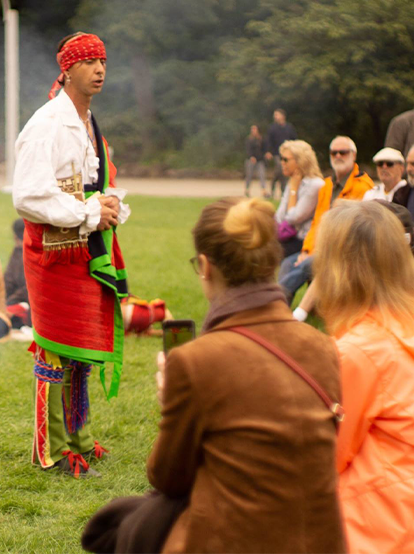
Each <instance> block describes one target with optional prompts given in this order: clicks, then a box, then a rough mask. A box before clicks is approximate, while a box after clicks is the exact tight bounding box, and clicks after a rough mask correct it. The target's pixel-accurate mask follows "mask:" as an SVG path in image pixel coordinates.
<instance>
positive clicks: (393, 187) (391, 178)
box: [363, 148, 407, 202]
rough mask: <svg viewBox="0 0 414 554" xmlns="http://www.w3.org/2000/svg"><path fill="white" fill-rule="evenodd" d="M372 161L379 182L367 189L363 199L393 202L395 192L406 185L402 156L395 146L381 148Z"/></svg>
mask: <svg viewBox="0 0 414 554" xmlns="http://www.w3.org/2000/svg"><path fill="white" fill-rule="evenodd" d="M372 161H373V162H374V163H375V165H376V166H377V175H378V179H379V180H380V183H378V184H377V185H375V186H374V188H373V189H371V190H369V191H367V192H366V193H365V196H364V198H363V199H364V200H387V201H388V202H393V201H394V195H395V194H396V192H397V191H398V190H400V189H402V188H403V187H405V186H406V185H407V181H406V180H405V179H403V178H402V176H403V174H404V169H405V168H404V156H403V155H402V154H401V152H400V151H399V150H395V148H382V149H381V150H380V151H379V152H377V153H376V154H375V156H374V157H373V158H372Z"/></svg>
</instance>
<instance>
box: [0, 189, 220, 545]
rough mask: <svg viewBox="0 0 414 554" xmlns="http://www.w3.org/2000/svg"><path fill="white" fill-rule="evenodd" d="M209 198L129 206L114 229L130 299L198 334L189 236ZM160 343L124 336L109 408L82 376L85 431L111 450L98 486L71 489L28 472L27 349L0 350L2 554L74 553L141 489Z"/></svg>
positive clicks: (70, 484)
mask: <svg viewBox="0 0 414 554" xmlns="http://www.w3.org/2000/svg"><path fill="white" fill-rule="evenodd" d="M210 202H211V199H208V200H207V199H184V198H149V197H137V196H135V197H131V198H129V204H130V206H131V208H132V216H131V218H130V220H129V222H128V223H127V225H125V226H123V227H121V228H120V229H119V237H120V243H121V246H122V249H123V252H124V257H125V261H126V264H127V267H128V272H129V287H130V290H131V292H133V293H134V294H137V295H139V296H141V297H142V298H144V299H147V300H150V299H153V298H157V297H159V298H162V299H164V300H165V301H166V302H167V306H168V307H169V309H170V310H171V311H172V313H173V315H174V316H175V317H176V318H188V317H191V318H193V319H195V321H196V325H197V329H198V330H199V329H200V326H201V323H202V320H203V317H204V315H205V313H206V311H207V302H206V301H205V300H204V298H203V297H202V294H201V290H200V288H199V284H198V279H197V277H196V275H195V274H194V272H193V270H192V268H191V266H190V264H189V263H188V259H189V258H190V257H191V256H193V246H192V238H191V233H190V230H191V228H192V226H193V225H194V223H195V221H196V219H197V217H198V215H199V213H200V211H201V209H202V207H203V206H204V205H206V204H207V203H210ZM0 209H1V213H2V219H1V223H0V237H1V240H0V260H1V262H2V265H3V267H5V265H6V263H7V260H8V257H9V255H10V252H11V250H12V247H13V239H12V233H11V230H10V226H11V223H12V221H13V220H14V219H15V218H16V214H15V212H14V209H13V207H12V202H11V197H10V196H8V195H4V194H0ZM160 348H161V340H160V339H159V338H138V337H134V336H128V337H127V338H126V341H125V357H124V372H123V376H122V380H121V386H120V391H119V396H118V398H115V399H113V400H111V402H109V403H108V402H107V401H106V400H105V398H104V395H103V391H102V389H101V385H100V382H99V375H98V371H94V372H93V373H92V375H91V377H90V398H91V405H92V427H93V431H94V434H95V437H96V438H97V439H99V440H100V441H101V443H102V444H103V446H105V447H107V448H109V449H110V451H111V457H110V459H109V460H108V461H106V462H105V463H101V464H96V467H97V469H99V471H100V472H101V473H102V478H101V479H89V480H75V479H71V478H68V477H65V476H62V475H59V474H58V473H57V472H55V471H52V472H45V471H41V470H40V469H39V468H35V467H33V466H31V464H30V451H31V445H32V435H33V377H32V360H31V357H30V355H29V354H28V353H27V352H26V349H27V344H26V343H16V342H9V343H5V344H0V362H1V363H0V417H1V422H2V425H1V430H0V552H1V553H3V552H13V553H19V554H26V553H36V554H39V553H42V554H47V553H65V554H69V553H79V552H82V549H81V547H80V542H79V537H80V534H81V531H82V529H83V526H84V524H85V523H86V521H87V520H88V519H89V517H90V516H91V515H92V514H93V513H94V512H95V511H96V510H97V509H98V508H99V507H101V506H102V505H103V504H105V503H106V502H108V501H109V500H111V499H112V498H114V497H116V496H124V495H131V494H140V493H142V492H144V491H145V490H146V489H147V488H148V483H147V480H146V472H145V461H146V458H147V456H148V453H149V451H150V449H151V445H152V442H153V440H154V437H155V435H156V432H157V422H158V418H159V410H158V405H157V402H156V398H155V380H154V374H155V371H156V366H155V357H156V353H157V351H158V350H160Z"/></svg>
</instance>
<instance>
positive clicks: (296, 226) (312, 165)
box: [276, 140, 324, 258]
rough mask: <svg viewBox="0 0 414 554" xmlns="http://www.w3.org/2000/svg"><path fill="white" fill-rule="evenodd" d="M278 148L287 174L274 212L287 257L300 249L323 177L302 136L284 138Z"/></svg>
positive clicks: (284, 173) (309, 147)
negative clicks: (301, 138)
mask: <svg viewBox="0 0 414 554" xmlns="http://www.w3.org/2000/svg"><path fill="white" fill-rule="evenodd" d="M279 152H280V159H281V162H282V171H283V175H284V176H285V177H288V178H289V181H288V184H287V186H286V188H285V191H284V193H283V196H282V200H281V201H280V204H279V208H278V210H277V213H276V221H277V224H278V235H279V240H280V242H281V243H282V247H283V252H284V257H285V258H286V257H287V256H291V255H292V254H296V252H300V251H301V250H302V244H303V239H304V238H305V236H306V233H307V232H308V231H309V229H310V226H311V223H312V219H313V216H314V213H315V209H316V204H317V203H318V194H319V189H320V188H321V187H322V186H323V184H324V180H323V177H322V172H321V170H320V169H319V164H318V160H317V158H316V154H315V151H314V150H313V148H312V146H311V145H310V144H308V143H307V142H305V141H304V140H285V142H283V143H282V145H281V146H280V148H279Z"/></svg>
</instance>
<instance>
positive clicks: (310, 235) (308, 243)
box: [302, 179, 328, 254]
mask: <svg viewBox="0 0 414 554" xmlns="http://www.w3.org/2000/svg"><path fill="white" fill-rule="evenodd" d="M327 186H328V183H327V180H326V179H325V184H324V186H323V187H322V188H321V189H320V190H319V194H318V203H317V205H316V210H315V214H314V216H313V219H312V224H311V227H310V229H309V231H308V232H307V234H306V237H305V240H304V241H303V246H302V252H309V254H311V253H312V252H313V250H314V248H315V241H316V230H317V228H318V225H319V222H320V219H321V217H322V214H323V213H324V212H325V211H326V210H325V194H326V189H327Z"/></svg>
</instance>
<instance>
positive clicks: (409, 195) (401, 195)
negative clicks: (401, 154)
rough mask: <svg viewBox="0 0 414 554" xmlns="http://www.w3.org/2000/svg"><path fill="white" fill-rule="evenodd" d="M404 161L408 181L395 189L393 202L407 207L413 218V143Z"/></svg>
mask: <svg viewBox="0 0 414 554" xmlns="http://www.w3.org/2000/svg"><path fill="white" fill-rule="evenodd" d="M405 162H406V171H407V181H408V183H407V184H406V185H405V186H404V187H401V188H400V189H398V190H397V192H396V193H395V194H394V198H393V202H395V204H400V205H401V206H404V207H406V208H407V209H408V211H409V212H410V214H411V217H412V218H414V145H413V146H411V148H410V150H409V151H408V154H407V158H406V160H405Z"/></svg>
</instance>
